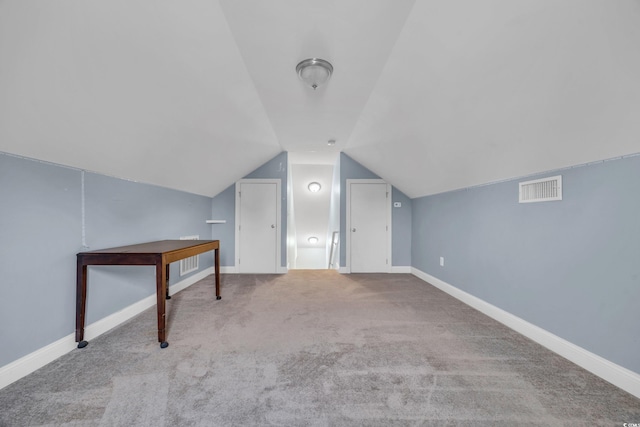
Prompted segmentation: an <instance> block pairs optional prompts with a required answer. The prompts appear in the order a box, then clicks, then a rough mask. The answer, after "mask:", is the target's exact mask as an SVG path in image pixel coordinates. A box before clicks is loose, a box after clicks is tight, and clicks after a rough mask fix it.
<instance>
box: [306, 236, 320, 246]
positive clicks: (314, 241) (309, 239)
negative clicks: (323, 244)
mask: <svg viewBox="0 0 640 427" xmlns="http://www.w3.org/2000/svg"><path fill="white" fill-rule="evenodd" d="M307 240H308V241H309V243H311V244H312V245H315V244H316V243H318V238H317V237H315V236H311V237H309V238H308V239H307Z"/></svg>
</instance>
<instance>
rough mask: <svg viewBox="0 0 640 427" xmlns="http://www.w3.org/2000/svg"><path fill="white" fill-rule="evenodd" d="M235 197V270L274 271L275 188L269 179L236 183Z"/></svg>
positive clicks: (276, 240) (276, 259)
mask: <svg viewBox="0 0 640 427" xmlns="http://www.w3.org/2000/svg"><path fill="white" fill-rule="evenodd" d="M237 192H238V194H237V196H238V202H239V203H237V206H238V211H239V212H238V224H237V225H238V240H237V241H238V246H239V248H238V252H237V253H238V271H239V272H240V273H276V269H277V261H278V257H277V250H278V233H279V230H278V228H279V223H278V218H279V215H278V206H279V204H278V188H277V184H276V183H273V182H240V183H239V184H238V186H237Z"/></svg>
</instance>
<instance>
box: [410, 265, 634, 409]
mask: <svg viewBox="0 0 640 427" xmlns="http://www.w3.org/2000/svg"><path fill="white" fill-rule="evenodd" d="M411 273H412V274H413V275H414V276H416V277H418V278H420V279H422V280H424V281H425V282H427V283H430V284H431V285H433V286H435V287H436V288H438V289H440V290H442V291H444V292H446V293H448V294H449V295H451V296H453V297H454V298H457V299H459V300H460V301H462V302H463V303H465V304H467V305H469V306H471V307H473V308H475V309H476V310H478V311H480V312H482V313H484V314H486V315H487V316H489V317H491V318H493V319H495V320H497V321H498V322H500V323H502V324H504V325H506V326H508V327H509V328H511V329H513V330H514V331H516V332H519V333H521V334H522V335H524V336H526V337H527V338H530V339H531V340H533V341H535V342H537V343H538V344H540V345H542V346H544V347H546V348H548V349H549V350H551V351H553V352H554V353H557V354H559V355H560V356H562V357H564V358H566V359H568V360H570V361H571V362H573V363H575V364H576V365H578V366H580V367H582V368H584V369H586V370H587V371H589V372H591V373H593V374H595V375H597V376H599V377H600V378H602V379H604V380H605V381H608V382H610V383H611V384H613V385H615V386H617V387H619V388H621V389H623V390H624V391H626V392H628V393H631V394H632V395H634V396H636V397H638V398H640V374H638V373H636V372H633V371H630V370H628V369H626V368H623V367H622V366H620V365H617V364H615V363H613V362H611V361H609V360H607V359H604V358H603V357H600V356H598V355H597V354H594V353H591V352H590V351H588V350H585V349H584V348H582V347H579V346H577V345H575V344H573V343H571V342H569V341H567V340H565V339H563V338H560V337H559V336H557V335H554V334H552V333H551V332H549V331H547V330H544V329H542V328H540V327H538V326H535V325H534V324H532V323H529V322H527V321H526V320H523V319H521V318H519V317H517V316H514V315H513V314H511V313H508V312H506V311H504V310H502V309H500V308H498V307H496V306H494V305H492V304H489V303H488V302H486V301H484V300H481V299H480V298H477V297H475V296H473V295H471V294H468V293H467V292H465V291H462V290H460V289H458V288H456V287H455V286H452V285H450V284H448V283H446V282H444V281H442V280H440V279H438V278H437V277H434V276H431V275H430V274H427V273H425V272H423V271H420V270H418V269H417V268H412V269H411Z"/></svg>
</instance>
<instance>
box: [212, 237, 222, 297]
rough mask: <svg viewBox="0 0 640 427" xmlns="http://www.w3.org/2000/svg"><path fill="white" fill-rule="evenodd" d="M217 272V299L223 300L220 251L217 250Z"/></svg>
mask: <svg viewBox="0 0 640 427" xmlns="http://www.w3.org/2000/svg"><path fill="white" fill-rule="evenodd" d="M214 252H215V255H214V256H215V270H216V299H217V300H218V299H222V297H221V296H220V249H215V250H214Z"/></svg>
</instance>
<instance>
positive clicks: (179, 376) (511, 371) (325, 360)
mask: <svg viewBox="0 0 640 427" xmlns="http://www.w3.org/2000/svg"><path fill="white" fill-rule="evenodd" d="M222 285H223V287H222V297H223V299H222V300H221V301H215V297H214V293H213V280H212V277H209V278H207V279H205V280H203V281H201V282H198V283H197V284H195V285H193V286H191V287H190V288H188V289H186V290H184V291H182V292H180V293H178V294H176V295H175V296H174V297H173V299H172V300H170V301H169V302H168V313H169V317H168V325H169V330H168V341H169V343H170V345H169V347H168V348H167V349H164V350H162V349H160V347H159V345H158V343H157V331H156V329H155V308H152V309H150V310H147V311H145V312H144V313H142V314H141V315H139V316H137V317H136V318H134V319H132V320H130V321H128V322H127V323H125V324H123V325H121V326H120V327H118V328H116V329H114V330H112V331H110V332H109V333H107V334H104V335H102V336H101V337H99V338H97V339H95V340H93V341H92V342H90V344H89V346H88V347H86V348H85V349H82V350H74V351H73V352H71V353H69V354H67V355H65V356H64V357H62V358H60V359H58V360H56V361H55V362H53V363H51V364H49V365H47V366H46V367H44V368H42V369H40V370H38V371H36V372H34V373H33V374H31V375H29V376H27V377H26V378H23V379H21V380H20V381H18V382H16V383H14V384H12V385H10V386H8V387H6V388H5V389H3V390H0V425H1V426H11V427H13V426H154V427H160V426H385V427H386V426H432V425H433V426H441V425H461V426H513V425H518V426H527V425H530V426H556V425H558V426H560V425H562V426H583V425H585V426H587V425H588V426H596V425H607V426H609V425H618V426H621V425H622V424H623V423H624V422H627V423H632V422H635V423H640V400H639V399H637V398H635V397H633V396H631V395H630V394H627V393H625V392H623V391H621V390H620V389H617V388H616V387H614V386H612V385H610V384H608V383H606V382H604V381H603V380H600V379H599V378H597V377H595V376H594V375H592V374H590V373H588V372H586V371H584V370H583V369H581V368H579V367H577V366H575V365H573V364H572V363H570V362H568V361H566V360H565V359H563V358H561V357H559V356H557V355H555V354H554V353H551V352H549V351H548V350H546V349H544V348H543V347H541V346H539V345H537V344H535V343H533V342H531V341H530V340H528V339H526V338H524V337H522V336H521V335H519V334H517V333H515V332H513V331H511V330H510V329H508V328H506V327H504V326H502V325H501V324H499V323H497V322H495V321H494V320H492V319H490V318H488V317H486V316H484V315H482V314H480V313H479V312H477V311H475V310H473V309H471V308H469V307H467V306H466V305H464V304H462V303H460V302H459V301H457V300H455V299H454V298H452V297H450V296H448V295H447V294H445V293H443V292H441V291H439V290H438V289H436V288H434V287H432V286H430V285H428V284H426V283H424V282H422V281H421V280H419V279H417V278H415V277H413V276H411V275H403V274H400V275H387V274H362V275H355V274H353V275H339V274H337V273H335V272H333V271H325V270H306V271H305V270H298V271H291V272H289V273H288V274H286V275H282V276H271V275H223V277H222Z"/></svg>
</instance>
